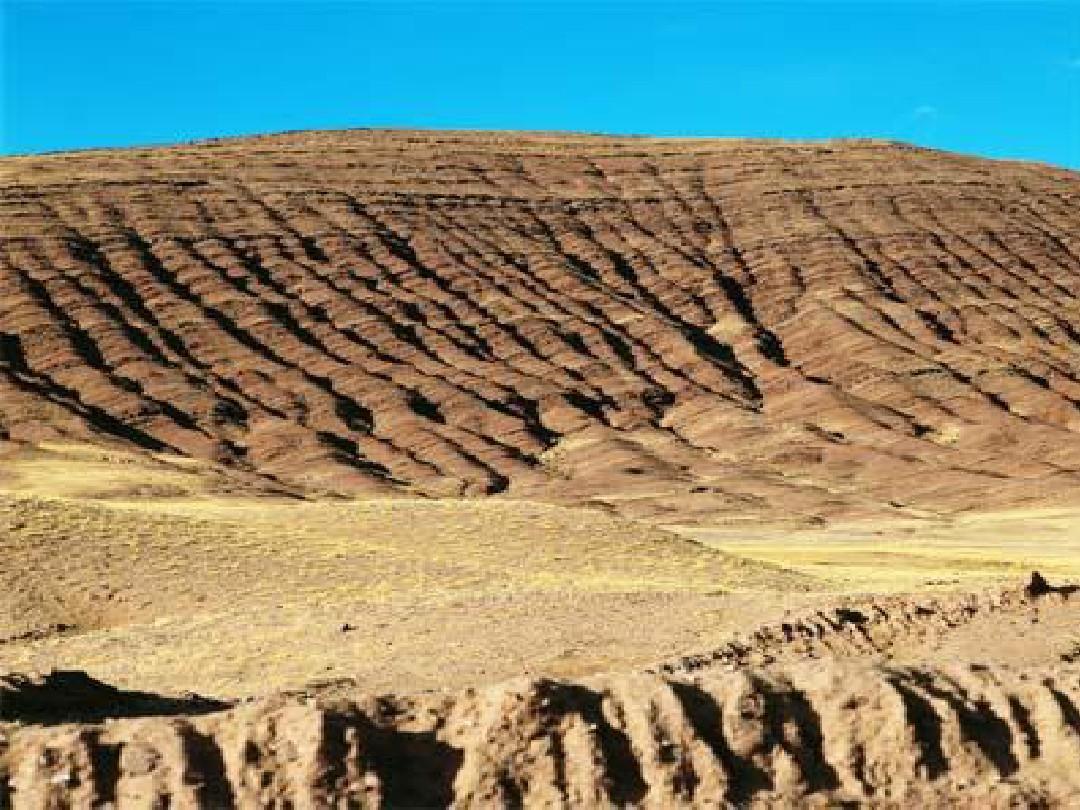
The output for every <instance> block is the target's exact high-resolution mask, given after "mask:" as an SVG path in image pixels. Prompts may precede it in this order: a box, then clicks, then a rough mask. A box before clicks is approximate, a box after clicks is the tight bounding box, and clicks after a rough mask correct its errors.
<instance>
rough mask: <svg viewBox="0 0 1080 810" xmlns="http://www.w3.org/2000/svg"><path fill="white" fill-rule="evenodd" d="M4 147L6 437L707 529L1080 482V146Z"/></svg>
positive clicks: (372, 139) (0, 253)
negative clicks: (119, 448)
mask: <svg viewBox="0 0 1080 810" xmlns="http://www.w3.org/2000/svg"><path fill="white" fill-rule="evenodd" d="M0 168H2V171H0V175H2V177H0V325H2V328H0V440H2V439H3V438H4V437H10V438H11V439H13V440H19V441H31V442H34V441H41V440H42V439H48V438H55V437H57V436H62V437H67V438H69V439H71V438H75V439H82V440H85V439H87V438H93V439H96V440H101V439H109V440H112V441H118V442H124V443H126V444H127V445H128V446H136V447H142V448H146V449H151V450H158V451H168V452H180V453H183V454H187V455H190V456H195V457H199V458H204V459H212V460H215V461H219V462H221V463H223V464H225V465H227V466H228V467H230V468H232V469H236V470H246V471H248V473H257V474H259V475H262V476H269V477H272V478H276V479H278V480H280V481H287V482H291V483H292V484H293V485H296V486H310V487H321V488H327V489H332V490H337V491H352V492H356V491H368V492H371V491H376V492H396V491H399V490H401V489H404V488H410V489H412V490H414V491H415V490H419V491H422V492H426V493H434V494H444V495H445V494H461V493H498V492H503V491H510V492H513V493H515V494H520V495H529V496H537V495H541V496H544V497H548V498H568V499H573V500H589V499H593V500H598V501H603V502H606V503H609V504H610V505H611V506H612V507H613V508H618V509H619V510H621V511H622V512H624V513H625V514H632V515H650V516H663V515H665V514H670V515H671V516H673V517H675V518H677V520H678V521H680V522H687V521H689V520H690V519H692V518H693V517H694V516H695V515H706V514H710V513H711V514H713V515H715V514H717V513H721V512H727V513H732V512H737V513H738V514H740V515H742V516H746V515H752V514H774V513H775V512H776V510H777V508H778V507H779V505H782V506H783V510H784V513H785V514H786V515H792V516H802V517H805V518H812V517H822V516H825V517H828V516H829V515H833V514H836V513H838V512H882V511H884V512H889V511H890V510H895V509H902V508H904V507H905V506H912V505H914V506H919V507H922V508H927V507H929V508H951V507H965V506H976V505H982V504H983V503H984V502H985V493H986V491H987V488H988V487H993V488H994V490H995V500H996V502H997V503H998V504H1006V503H1019V502H1023V501H1030V500H1037V501H1041V502H1047V501H1052V500H1054V499H1055V498H1065V497H1070V498H1071V497H1072V495H1073V494H1074V493H1075V491H1076V487H1077V484H1078V481H1080V477H1078V476H1080V472H1078V471H1080V416H1078V411H1077V403H1078V402H1080V376H1078V375H1077V372H1076V368H1075V362H1074V361H1075V356H1076V350H1077V345H1078V344H1080V333H1078V332H1077V330H1076V327H1075V324H1077V323H1080V310H1078V301H1080V242H1078V237H1077V234H1080V219H1078V214H1077V212H1078V211H1080V206H1077V205H1076V202H1077V200H1078V199H1080V177H1078V175H1076V174H1075V173H1071V172H1067V171H1063V170H1056V169H1052V168H1049V167H1045V166H1036V165H1023V164H1016V163H1003V162H992V161H985V160H977V159H973V158H965V157H961V156H958V155H949V154H945V153H940V152H933V151H930V150H923V149H914V148H910V147H904V146H900V145H895V144H886V143H877V142H833V143H817V144H788V143H779V142H771V143H770V142H766V141H709V140H662V139H641V138H600V137H582V136H570V135H566V136H551V135H529V134H522V135H507V134H493V133H471V134H469V133H439V132H423V133H421V132H324V133H296V134H289V135H281V136H273V137H266V138H252V139H238V140H230V141H220V142H214V143H207V144H198V145H188V146H181V147H175V148H159V149H141V150H124V151H96V152H88V153H72V154H58V155H47V156H33V157H19V158H7V159H4V160H3V161H0ZM856 475H857V486H854V485H853V483H852V482H853V478H854V476H856ZM268 485H271V486H276V485H274V484H268Z"/></svg>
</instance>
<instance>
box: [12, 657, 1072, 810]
mask: <svg viewBox="0 0 1080 810" xmlns="http://www.w3.org/2000/svg"><path fill="white" fill-rule="evenodd" d="M1078 707H1080V669H1078V668H1076V667H1063V668H1058V669H1047V670H1045V671H1042V672H1039V673H1024V672H1015V671H1010V670H1008V669H1001V670H988V669H985V668H974V667H972V668H951V669H932V668H903V667H896V668H889V667H865V666H858V665H849V666H842V665H837V664H833V665H800V666H795V667H792V668H788V669H784V670H752V669H751V670H746V671H742V672H737V673H727V674H720V675H714V676H709V677H707V678H703V679H700V680H697V681H682V680H669V679H664V678H660V677H656V676H649V675H640V676H624V677H614V676H613V677H605V678H595V679H590V680H584V681H581V682H568V681H551V680H524V679H522V680H517V681H512V682H509V683H506V684H502V685H499V686H495V687H490V688H486V689H483V690H480V691H466V692H462V693H459V694H456V695H439V694H425V695H420V696H416V697H411V698H401V697H382V698H360V699H355V700H346V699H322V700H320V699H318V698H317V697H313V696H304V695H291V696H282V697H278V698H274V699H268V700H261V701H257V702H252V703H248V704H245V705H239V706H236V707H234V708H232V709H230V710H228V711H224V712H219V713H215V714H209V715H203V716H197V717H183V718H161V717H148V718H142V719H124V720H116V721H113V722H110V723H106V724H98V725H81V726H76V725H62V726H53V727H27V726H21V727H7V728H5V729H4V731H3V734H4V737H3V740H4V742H3V743H0V752H2V758H0V763H2V765H0V769H2V770H0V797H4V801H2V802H0V805H4V804H13V805H14V806H18V807H23V806H49V807H75V806H88V805H90V804H92V803H93V802H114V803H117V804H119V805H121V806H159V805H165V804H166V803H167V804H168V805H169V806H172V807H196V806H200V807H206V806H212V807H228V806H241V807H251V806H277V807H285V806H291V807H317V806H318V807H323V806H345V805H346V804H347V803H351V804H349V806H359V807H379V806H390V807H443V806H459V807H470V806H471V807H475V806H482V807H513V806H521V805H525V806H534V807H535V806H553V805H561V804H563V803H567V802H568V803H569V804H570V805H571V806H593V807H596V806H620V807H621V806H625V805H628V804H630V805H635V806H648V807H671V806H679V805H684V806H685V805H694V806H709V807H716V806H777V807H779V806H791V805H792V804H804V803H805V804H814V805H817V806H825V805H829V806H835V805H836V804H838V803H842V802H864V803H870V804H873V805H876V806H893V807H902V806H903V807H912V806H930V805H937V804H941V803H943V802H945V801H949V802H952V803H956V804H961V805H965V806H972V807H976V806H977V807H1006V806H1013V807H1015V806H1018V805H1019V806H1048V805H1065V804H1068V803H1069V801H1070V800H1073V801H1075V800H1076V799H1078V798H1080V769H1077V768H1076V767H1075V766H1076V762H1077V761H1078V760H1080V709H1078Z"/></svg>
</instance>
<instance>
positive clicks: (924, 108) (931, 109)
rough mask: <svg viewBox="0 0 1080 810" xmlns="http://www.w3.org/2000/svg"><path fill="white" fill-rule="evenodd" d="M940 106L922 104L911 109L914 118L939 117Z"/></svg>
mask: <svg viewBox="0 0 1080 810" xmlns="http://www.w3.org/2000/svg"><path fill="white" fill-rule="evenodd" d="M937 114H938V108H937V107H935V106H933V105H932V104H920V105H919V106H918V107H916V108H915V109H914V110H912V111H911V116H912V117H913V118H937Z"/></svg>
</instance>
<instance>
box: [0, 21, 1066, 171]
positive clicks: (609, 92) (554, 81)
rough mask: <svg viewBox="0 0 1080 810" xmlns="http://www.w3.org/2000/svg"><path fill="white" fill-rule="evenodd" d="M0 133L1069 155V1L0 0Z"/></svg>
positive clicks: (57, 144) (35, 144)
mask: <svg viewBox="0 0 1080 810" xmlns="http://www.w3.org/2000/svg"><path fill="white" fill-rule="evenodd" d="M0 15H2V16H0V23H2V40H0V89H2V102H3V104H2V108H0V152H3V153H7V154H11V153H24V152H37V151H45V150H55V149H69V148H80V147H97V146H123V145H134V144H146V143H159V142H172V141H179V140H189V139H192V138H202V137H209V136H221V135H238V134H245V133H255V132H268V131H276V130H284V129H307V128H324V127H326V128H336V127H369V126H379V127H382V126H406V127H450V128H492V129H546V130H583V131H590V132H613V133H643V134H670V135H725V136H728V135H746V136H780V137H790V138H820V137H830V136H876V137H887V138H897V139H902V140H906V141H913V142H916V143H920V144H925V145H929V146H936V147H942V148H947V149H954V150H957V151H963V152H971V153H977V154H983V155H989V156H995V157H1019V158H1031V159H1036V160H1043V161H1048V162H1051V163H1057V164H1060V165H1065V166H1072V167H1074V168H1080V0H1075V2H1074V1H1073V0H1045V1H1041V0H1016V2H1008V0H986V1H985V2H979V0H955V2H932V1H931V0H913V1H912V2H899V1H897V2H887V1H886V0H864V2H853V1H852V2H839V3H837V2H817V1H816V0H802V2H755V3H751V2H742V3H735V2H731V3H725V2H708V3H706V2H698V3H693V2H680V1H679V0H669V2H660V1H659V0H651V1H650V0H638V2H634V1H633V0H624V1H623V2H618V3H616V2H607V3H594V2H569V1H567V2H556V1H554V0H549V2H531V3H530V2H515V0H504V2H495V0H488V1H487V2H472V3H464V2H457V0H444V1H443V2H427V3H421V2H407V1H406V0H399V1H398V2H361V1H358V2H352V3H340V2H339V3H328V2H313V1H312V0H296V1H295V2H283V1H280V0H279V2H273V3H266V2H257V1H255V0H235V2H216V3H196V2H183V0H173V2H157V3H154V2H145V1H140V2H136V1H135V0H130V1H129V2H121V3H111V4H101V3H96V2H90V1H85V2H74V3H63V2H49V1H48V0H42V1H41V2H19V0H0Z"/></svg>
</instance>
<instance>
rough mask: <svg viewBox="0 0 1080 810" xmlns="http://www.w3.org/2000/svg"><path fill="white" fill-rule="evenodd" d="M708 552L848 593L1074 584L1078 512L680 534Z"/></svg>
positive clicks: (1078, 567) (1079, 551) (1079, 556)
mask: <svg viewBox="0 0 1080 810" xmlns="http://www.w3.org/2000/svg"><path fill="white" fill-rule="evenodd" d="M678 531H679V533H681V534H683V535H684V536H686V537H691V538H693V539H695V540H697V541H699V542H701V543H704V544H706V545H708V546H710V547H712V548H716V549H720V550H723V551H727V552H730V553H732V554H737V555H740V556H744V557H747V558H750V559H752V560H758V561H761V562H768V563H773V564H779V565H783V566H784V567H785V568H787V569H790V570H792V571H797V572H800V573H803V574H806V575H807V576H810V577H813V578H814V579H815V580H817V581H819V582H820V583H821V584H822V586H823V587H831V588H835V589H837V590H841V591H852V592H871V591H872V592H898V591H918V590H923V589H928V588H943V587H945V588H954V589H955V588H967V587H975V586H978V585H982V584H986V583H993V582H1000V581H1006V582H1015V581H1017V580H1019V579H1022V578H1023V577H1025V576H1026V575H1028V574H1029V573H1030V572H1031V571H1033V570H1038V571H1040V572H1042V573H1043V574H1044V575H1046V576H1048V577H1050V578H1051V579H1057V580H1070V581H1076V580H1080V508H1054V509H1014V510H1009V511H987V512H981V513H977V514H963V515H958V516H955V517H951V518H924V519H903V520H892V521H881V520H874V521H861V522H852V523H840V524H836V525H831V526H827V527H822V528H816V529H805V528H800V529H796V530H792V529H787V528H782V527H780V528H777V527H750V526H740V527H739V528H738V529H729V528H712V529H709V528H700V527H694V528H685V529H679V530H678Z"/></svg>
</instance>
